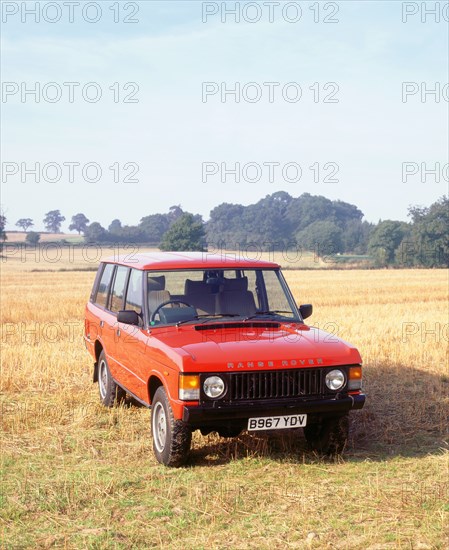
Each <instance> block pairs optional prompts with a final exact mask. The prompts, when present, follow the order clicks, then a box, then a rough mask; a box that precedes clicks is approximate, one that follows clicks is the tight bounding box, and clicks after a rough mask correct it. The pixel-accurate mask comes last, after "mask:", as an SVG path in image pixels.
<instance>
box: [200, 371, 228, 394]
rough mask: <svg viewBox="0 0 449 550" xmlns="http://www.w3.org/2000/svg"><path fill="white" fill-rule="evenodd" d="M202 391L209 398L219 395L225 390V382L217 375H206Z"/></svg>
mask: <svg viewBox="0 0 449 550" xmlns="http://www.w3.org/2000/svg"><path fill="white" fill-rule="evenodd" d="M203 389H204V393H205V394H206V395H207V397H210V398H211V399H217V397H221V396H222V395H223V393H224V391H225V383H224V382H223V380H222V379H221V378H220V377H219V376H208V377H207V378H206V380H205V381H204V383H203Z"/></svg>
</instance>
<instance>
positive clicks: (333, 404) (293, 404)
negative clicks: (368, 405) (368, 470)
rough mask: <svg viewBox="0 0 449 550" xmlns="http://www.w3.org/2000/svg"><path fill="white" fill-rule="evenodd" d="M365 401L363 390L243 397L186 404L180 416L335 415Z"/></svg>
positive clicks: (216, 421)
mask: <svg viewBox="0 0 449 550" xmlns="http://www.w3.org/2000/svg"><path fill="white" fill-rule="evenodd" d="M364 404H365V394H363V393H360V394H355V395H347V394H346V395H344V396H338V395H336V396H332V397H327V398H322V399H311V400H299V399H289V400H285V401H284V400H282V402H281V401H280V400H279V399H276V400H274V399H272V400H264V401H245V402H244V403H243V402H242V403H238V404H225V405H223V404H220V403H219V402H218V401H215V402H213V403H211V405H209V406H198V407H194V406H185V407H184V411H183V415H182V419H183V421H184V422H186V423H188V424H190V425H191V426H217V425H220V424H222V423H223V424H229V423H232V422H236V421H237V422H238V421H239V420H240V421H243V420H245V419H248V418H252V417H259V416H281V415H285V414H303V413H307V414H313V415H318V414H319V415H329V416H331V415H334V414H344V413H346V412H349V411H350V410H353V409H361V408H362V407H363V405H364ZM237 422H236V423H237Z"/></svg>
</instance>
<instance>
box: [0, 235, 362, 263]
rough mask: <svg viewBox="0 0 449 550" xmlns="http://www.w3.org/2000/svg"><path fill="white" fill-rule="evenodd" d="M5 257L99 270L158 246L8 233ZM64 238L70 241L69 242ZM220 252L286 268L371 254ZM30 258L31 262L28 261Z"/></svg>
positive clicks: (357, 260) (13, 260) (354, 260)
mask: <svg viewBox="0 0 449 550" xmlns="http://www.w3.org/2000/svg"><path fill="white" fill-rule="evenodd" d="M8 235H10V236H11V238H9V237H8V241H7V242H6V246H5V249H4V252H3V258H2V259H0V262H3V263H5V262H6V261H7V263H8V265H9V267H11V268H14V269H18V270H21V271H30V270H34V271H35V270H46V271H58V270H67V269H84V270H88V269H96V268H97V266H98V262H99V261H100V260H101V258H105V257H108V256H113V257H117V256H118V255H119V254H124V255H126V256H127V257H128V258H130V259H132V257H133V255H135V254H137V253H139V252H157V251H159V249H158V248H154V247H148V246H145V245H141V244H123V243H103V244H88V243H83V238H82V237H75V236H73V235H64V234H60V235H58V234H42V237H41V241H42V242H41V243H40V244H39V245H38V246H37V247H34V246H28V247H26V246H25V242H24V241H25V233H23V234H21V233H10V234H8ZM61 240H65V241H67V243H66V244H63V243H61V242H60V241H61ZM217 252H218V253H219V254H221V255H222V256H223V257H226V258H239V259H249V260H267V261H271V262H276V263H278V264H279V265H281V266H282V267H283V268H284V269H288V270H290V269H293V270H297V269H333V268H336V269H357V268H366V267H369V266H370V263H371V259H370V257H369V256H345V255H332V256H328V257H324V258H322V257H319V256H317V255H316V254H315V253H314V252H311V251H306V250H301V249H299V248H298V249H296V250H283V251H278V250H276V251H269V252H267V251H263V250H261V249H260V248H258V247H250V246H248V247H246V248H242V249H241V250H219V251H215V250H211V251H209V252H204V256H205V257H207V255H208V254H211V253H217ZM28 260H30V261H28Z"/></svg>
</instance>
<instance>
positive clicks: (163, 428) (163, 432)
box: [153, 403, 167, 453]
mask: <svg viewBox="0 0 449 550" xmlns="http://www.w3.org/2000/svg"><path fill="white" fill-rule="evenodd" d="M153 439H154V444H155V446H156V449H157V450H158V451H159V452H160V453H161V452H162V451H163V450H164V449H165V443H166V441H167V417H166V415H165V410H164V407H163V406H162V403H156V405H155V406H154V409H153Z"/></svg>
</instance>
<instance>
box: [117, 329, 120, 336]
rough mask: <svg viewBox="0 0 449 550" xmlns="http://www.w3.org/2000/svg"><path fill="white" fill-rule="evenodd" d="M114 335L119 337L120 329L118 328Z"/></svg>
mask: <svg viewBox="0 0 449 550" xmlns="http://www.w3.org/2000/svg"><path fill="white" fill-rule="evenodd" d="M116 334H117V336H120V329H119V328H118V329H117V333H116Z"/></svg>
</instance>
